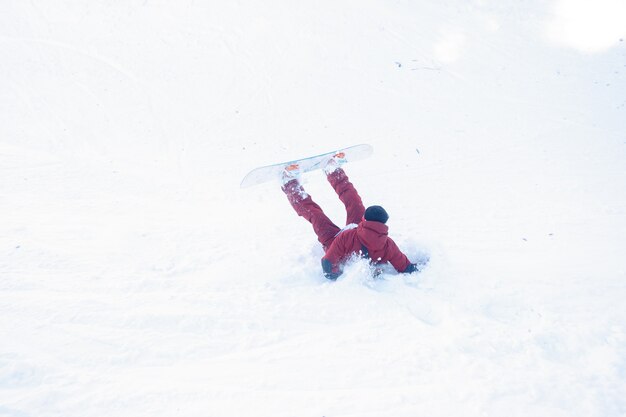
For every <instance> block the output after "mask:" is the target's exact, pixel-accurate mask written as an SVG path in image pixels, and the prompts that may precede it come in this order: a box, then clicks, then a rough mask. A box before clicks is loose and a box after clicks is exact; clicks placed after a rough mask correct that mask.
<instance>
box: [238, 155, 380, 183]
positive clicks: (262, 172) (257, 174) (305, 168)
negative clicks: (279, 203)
mask: <svg viewBox="0 0 626 417" xmlns="http://www.w3.org/2000/svg"><path fill="white" fill-rule="evenodd" d="M340 152H343V153H344V154H345V159H346V161H347V162H352V161H358V160H360V159H365V158H367V157H369V156H371V155H372V153H373V152H374V149H373V148H372V147H371V146H370V145H365V144H362V145H355V146H350V147H349V148H345V149H338V150H335V151H331V152H326V153H323V154H321V155H316V156H310V157H308V158H302V159H295V160H293V161H287V162H281V163H279V164H274V165H267V166H264V167H260V168H255V169H253V170H252V171H250V172H249V173H248V174H247V175H246V176H245V177H244V178H243V181H241V188H246V187H251V186H253V185H257V184H261V183H264V182H267V181H272V180H277V179H280V176H281V174H282V172H283V170H284V169H285V167H286V166H288V165H291V164H298V165H300V170H301V172H309V171H314V170H316V169H321V168H323V167H324V163H325V162H326V161H328V159H329V158H330V157H332V156H333V155H336V154H338V153H340Z"/></svg>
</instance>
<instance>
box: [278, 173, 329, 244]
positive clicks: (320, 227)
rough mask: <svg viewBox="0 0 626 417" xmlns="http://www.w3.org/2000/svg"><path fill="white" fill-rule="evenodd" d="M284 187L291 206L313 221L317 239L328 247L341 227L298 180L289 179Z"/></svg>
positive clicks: (310, 221)
mask: <svg viewBox="0 0 626 417" xmlns="http://www.w3.org/2000/svg"><path fill="white" fill-rule="evenodd" d="M282 188H283V191H284V193H285V194H286V195H287V199H288V200H289V203H290V204H291V207H293V209H294V210H295V211H296V213H298V216H301V217H304V218H305V219H306V220H307V221H308V222H309V223H311V225H312V226H313V231H314V232H315V234H316V235H317V240H319V242H320V243H321V244H322V246H323V247H324V249H326V248H328V247H329V246H330V244H331V243H333V240H334V239H335V236H337V233H339V230H340V229H339V227H338V226H337V225H336V224H334V223H333V222H332V221H331V220H330V219H329V218H328V217H327V216H326V214H324V211H323V210H322V208H321V207H320V206H318V205H317V203H315V202H314V201H313V199H312V198H311V196H310V195H308V194H307V193H306V192H305V191H304V188H302V185H301V184H300V183H299V182H298V181H297V180H291V181H289V182H288V183H286V184H285V185H283V187H282Z"/></svg>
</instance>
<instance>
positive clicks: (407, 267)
mask: <svg viewBox="0 0 626 417" xmlns="http://www.w3.org/2000/svg"><path fill="white" fill-rule="evenodd" d="M327 179H328V182H330V184H331V185H332V187H333V188H334V190H335V192H336V193H337V195H338V196H339V199H340V200H341V202H342V203H343V204H344V206H345V207H346V213H347V217H346V225H347V226H352V227H348V228H345V229H343V230H342V229H340V228H339V227H338V226H337V225H335V224H334V223H333V222H332V221H331V220H330V219H329V218H328V217H327V216H326V215H325V214H324V212H323V210H322V209H321V208H320V206H318V205H317V204H316V203H315V202H314V201H313V199H311V196H310V195H308V194H307V193H306V192H305V191H304V188H302V185H300V183H299V182H298V181H297V180H292V181H289V182H288V183H287V184H285V185H284V186H283V191H284V192H285V194H286V195H287V199H288V200H289V203H291V206H292V207H293V208H294V210H295V211H296V213H298V215H299V216H301V217H304V218H305V219H306V220H308V221H309V222H310V223H311V224H312V225H313V230H314V231H315V234H316V235H317V238H318V240H319V241H320V243H321V244H322V246H323V247H324V251H325V252H326V254H325V255H324V257H323V258H322V268H323V269H324V273H325V275H326V277H327V278H330V279H336V278H337V277H338V276H339V275H340V274H341V270H340V265H341V263H342V262H344V261H345V260H347V259H348V258H349V257H350V256H351V255H352V254H354V253H359V251H361V253H362V255H364V256H365V257H369V258H370V259H371V261H372V262H373V263H375V264H384V263H387V262H389V263H391V264H392V265H393V267H394V268H395V269H396V270H397V271H398V272H413V271H415V270H416V269H415V266H414V265H413V264H411V262H410V261H409V259H408V258H407V257H406V255H404V254H403V253H402V252H401V251H400V249H398V246H397V245H396V244H395V242H394V241H393V240H391V238H389V237H388V236H387V232H388V227H387V225H385V224H383V223H380V222H376V221H368V220H365V219H364V218H363V215H364V213H365V207H364V206H363V203H362V201H361V197H360V196H359V194H358V193H357V191H356V189H355V188H354V186H353V185H352V183H351V182H350V181H349V180H348V176H347V175H346V173H345V172H344V171H343V170H342V169H337V170H335V171H334V172H332V173H331V174H329V175H327ZM354 226H356V227H354Z"/></svg>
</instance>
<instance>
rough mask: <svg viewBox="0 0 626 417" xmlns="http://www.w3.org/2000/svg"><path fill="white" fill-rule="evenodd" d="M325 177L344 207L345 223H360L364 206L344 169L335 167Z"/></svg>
mask: <svg viewBox="0 0 626 417" xmlns="http://www.w3.org/2000/svg"><path fill="white" fill-rule="evenodd" d="M326 178H327V179H328V182H330V185H332V187H333V189H334V190H335V192H336V193H337V195H338V196H339V199H340V200H341V202H342V203H343V205H344V206H345V207H346V225H348V224H351V223H357V224H358V223H360V222H361V219H362V218H363V215H364V214H365V207H364V206H363V202H362V201H361V197H360V196H359V193H358V192H357V191H356V188H354V185H352V183H351V182H350V180H349V179H348V176H347V175H346V173H345V172H344V170H343V169H341V168H337V169H335V170H334V171H333V172H331V173H330V174H328V175H327V176H326Z"/></svg>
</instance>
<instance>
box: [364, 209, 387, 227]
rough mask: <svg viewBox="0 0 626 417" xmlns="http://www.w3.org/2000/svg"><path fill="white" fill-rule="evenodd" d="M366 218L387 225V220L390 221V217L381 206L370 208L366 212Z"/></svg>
mask: <svg viewBox="0 0 626 417" xmlns="http://www.w3.org/2000/svg"><path fill="white" fill-rule="evenodd" d="M364 217H365V220H369V221H372V222H380V223H387V220H389V215H388V214H387V212H386V211H385V209H384V208H382V207H381V206H369V207H368V208H367V210H365V216H364Z"/></svg>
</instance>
